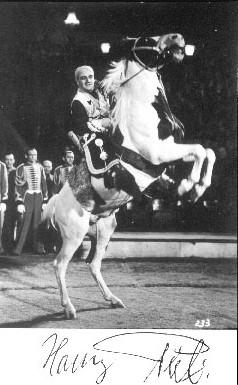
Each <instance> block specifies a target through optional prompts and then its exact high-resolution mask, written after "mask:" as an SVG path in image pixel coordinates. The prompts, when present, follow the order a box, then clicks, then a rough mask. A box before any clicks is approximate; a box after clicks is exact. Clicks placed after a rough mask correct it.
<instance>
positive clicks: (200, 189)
mask: <svg viewBox="0 0 238 385" xmlns="http://www.w3.org/2000/svg"><path fill="white" fill-rule="evenodd" d="M215 161H216V155H215V153H214V151H213V150H212V149H211V148H206V159H205V162H206V168H205V172H204V175H203V177H202V178H201V180H200V182H199V183H197V184H196V185H195V186H194V188H193V190H192V192H191V199H192V201H193V202H197V200H198V199H199V198H200V197H201V196H202V195H203V194H204V192H205V191H206V189H207V188H208V187H210V186H211V181H212V171H213V166H214V163H215Z"/></svg>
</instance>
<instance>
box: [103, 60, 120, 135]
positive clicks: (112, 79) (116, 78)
mask: <svg viewBox="0 0 238 385" xmlns="http://www.w3.org/2000/svg"><path fill="white" fill-rule="evenodd" d="M125 65H126V59H122V60H120V61H118V62H116V61H113V62H111V67H110V68H109V70H108V72H107V75H106V76H105V78H104V79H103V81H102V87H103V90H104V92H105V94H106V95H108V96H109V99H110V101H111V107H112V110H111V117H112V120H113V129H112V134H113V133H114V132H115V130H116V128H118V127H120V128H122V127H123V126H124V124H123V123H124V119H125V118H126V117H125V113H123V111H125V110H124V108H123V106H124V103H125V100H126V95H124V89H123V87H121V84H122V83H123V82H124V81H125ZM122 95H123V96H122Z"/></svg>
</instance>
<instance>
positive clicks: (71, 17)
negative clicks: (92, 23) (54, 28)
mask: <svg viewBox="0 0 238 385" xmlns="http://www.w3.org/2000/svg"><path fill="white" fill-rule="evenodd" d="M64 23H65V24H69V25H79V23H80V21H79V19H78V18H77V16H76V13H75V12H69V13H68V16H67V17H66V19H65V20H64Z"/></svg>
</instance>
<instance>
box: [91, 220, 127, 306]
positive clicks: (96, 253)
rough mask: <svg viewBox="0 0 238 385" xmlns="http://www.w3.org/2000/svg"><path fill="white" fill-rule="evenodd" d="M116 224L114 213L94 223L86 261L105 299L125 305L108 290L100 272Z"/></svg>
mask: <svg viewBox="0 0 238 385" xmlns="http://www.w3.org/2000/svg"><path fill="white" fill-rule="evenodd" d="M116 225H117V223H116V218H115V214H112V215H110V216H109V217H107V218H101V219H99V220H98V222H97V223H96V224H95V225H94V231H93V232H92V233H91V234H90V235H91V237H93V238H92V246H91V250H90V253H89V256H88V257H87V259H86V262H87V263H88V264H89V267H90V271H91V273H92V276H93V278H94V279H95V281H96V283H97V285H98V286H99V288H100V290H101V292H102V295H103V297H104V298H105V300H106V301H109V302H110V303H111V306H112V307H125V305H124V304H123V302H122V301H121V300H120V299H119V298H118V297H116V296H115V295H114V294H113V293H112V292H111V291H110V290H109V288H108V286H107V285H106V283H105V281H104V279H103V276H102V273H101V264H102V258H103V256H104V255H105V252H106V249H107V246H108V243H109V241H110V238H111V236H112V234H113V233H114V230H115V228H116Z"/></svg>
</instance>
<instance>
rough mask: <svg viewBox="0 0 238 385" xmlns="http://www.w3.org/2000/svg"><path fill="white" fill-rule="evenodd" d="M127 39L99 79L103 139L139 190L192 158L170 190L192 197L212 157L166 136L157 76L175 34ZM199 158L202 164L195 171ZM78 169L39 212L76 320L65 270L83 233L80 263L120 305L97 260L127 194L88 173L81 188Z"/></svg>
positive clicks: (178, 48) (172, 121)
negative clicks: (57, 244)
mask: <svg viewBox="0 0 238 385" xmlns="http://www.w3.org/2000/svg"><path fill="white" fill-rule="evenodd" d="M132 42H133V47H131V48H130V50H129V57H128V58H125V59H122V60H121V61H119V62H118V63H113V65H112V68H111V69H110V70H109V71H108V74H107V76H106V78H105V79H104V82H103V85H104V88H105V91H106V92H107V93H108V94H112V95H113V101H114V107H113V109H112V125H113V128H112V132H111V137H112V140H113V141H114V143H115V146H116V147H117V149H118V151H119V153H120V158H119V162H120V163H121V164H122V165H123V166H124V167H125V168H126V169H127V170H128V171H129V173H130V174H132V175H133V176H134V178H135V181H136V184H137V186H138V187H139V189H140V191H143V190H145V189H146V188H147V187H148V186H149V185H150V184H151V183H152V182H153V181H155V180H156V179H157V178H158V177H161V172H162V171H161V170H162V169H161V165H162V166H163V165H164V164H167V163H170V162H173V161H176V160H178V159H183V160H184V161H193V162H194V164H193V169H192V171H191V174H190V175H189V176H188V178H187V179H184V180H182V181H181V183H180V184H179V186H178V195H180V196H182V195H183V194H184V193H186V192H188V191H191V193H192V196H193V200H194V201H196V200H197V199H198V198H199V197H200V196H201V195H202V194H203V193H204V191H205V190H206V188H207V187H208V186H209V185H210V184H211V176H212V168H213V164H214V162H215V155H214V153H213V151H212V150H210V149H207V150H205V149H204V148H203V147H202V146H201V145H198V144H191V145H188V144H178V143H175V141H174V135H173V134H174V132H175V131H176V129H178V123H177V121H176V118H175V117H174V115H173V114H172V113H171V111H170V109H169V107H168V103H167V99H166V95H165V91H164V87H163V84H162V81H161V79H160V76H158V73H157V71H158V69H159V68H161V67H162V66H163V65H164V64H165V63H166V60H167V58H172V59H174V60H175V61H177V62H179V61H181V60H182V59H183V57H184V45H185V43H184V40H183V38H182V36H181V35H179V34H168V35H164V36H161V37H153V38H149V39H140V38H139V39H134V40H133V41H132ZM159 98H162V101H163V103H164V105H165V110H164V115H163V117H162V116H160V111H159V108H158V105H157V104H158V100H159ZM156 106H157V108H156ZM164 121H165V122H166V125H165V126H166V127H167V131H168V133H167V136H166V138H164V139H163V138H161V137H160V125H161V124H163V123H164ZM158 128H159V129H158ZM118 131H119V132H120V136H121V140H120V143H119V142H118V139H117V137H118V135H117V134H118ZM76 142H77V139H76ZM85 154H86V147H85ZM86 159H87V156H86ZM205 159H206V163H207V165H206V169H205V173H204V175H202V176H201V169H202V165H203V162H204V160H205ZM88 166H89V164H88ZM89 168H90V167H89ZM85 170H86V171H85ZM82 172H83V173H85V172H86V173H87V168H85V161H83V162H82V163H81V164H80V165H79V166H75V167H74V169H73V171H72V173H71V175H70V178H69V182H66V184H65V185H64V187H63V188H62V190H61V191H60V193H59V194H57V195H55V196H53V197H52V198H51V199H50V201H49V203H48V205H47V207H46V208H45V210H44V212H43V221H44V220H46V219H49V218H53V219H54V221H55V223H57V225H58V228H59V230H60V233H61V237H62V241H63V243H62V247H61V250H60V252H59V254H58V255H57V257H56V259H55V261H54V267H55V273H56V278H57V281H58V285H59V289H60V295H61V303H62V306H63V308H64V310H65V314H66V317H67V318H76V310H75V308H74V306H73V304H72V302H71V301H70V298H69V295H68V292H67V287H66V282H65V276H66V270H67V266H68V263H69V261H70V260H71V258H72V256H73V254H74V252H75V251H76V250H77V248H78V247H79V246H80V244H81V243H82V241H83V239H84V237H85V235H86V234H88V235H89V237H90V239H91V249H90V252H89V255H88V257H87V259H86V262H87V263H88V265H89V267H90V271H91V273H92V275H93V277H94V279H95V281H96V283H97V284H98V286H99V288H100V290H101V292H102V294H103V297H104V298H105V300H106V301H109V302H110V303H111V305H112V306H118V307H124V304H123V302H122V301H121V300H120V299H119V298H118V297H116V296H115V295H114V294H113V293H112V292H111V291H110V290H109V288H108V286H107V285H106V283H105V281H104V279H103V277H102V274H101V262H102V258H103V256H104V254H105V251H106V247H107V245H108V243H109V241H110V238H111V236H112V234H113V232H114V230H115V228H116V219H115V212H116V211H117V209H118V207H120V206H121V205H123V204H125V203H126V202H128V201H129V200H131V199H133V197H132V196H130V195H128V193H126V192H125V191H123V189H120V187H119V188H118V186H117V187H113V188H106V187H105V184H104V179H103V177H101V178H98V177H95V176H93V175H91V176H89V173H88V176H87V178H88V179H87V178H86V179H84V181H85V180H88V184H87V183H84V185H83V186H82V185H80V180H81V176H82ZM156 172H157V174H156ZM162 177H163V175H162ZM85 185H86V187H85ZM90 188H91V189H92V191H96V192H97V194H98V195H99V196H100V199H101V202H100V203H98V202H97V200H96V199H94V197H93V194H88V193H87V191H88V190H90Z"/></svg>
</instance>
